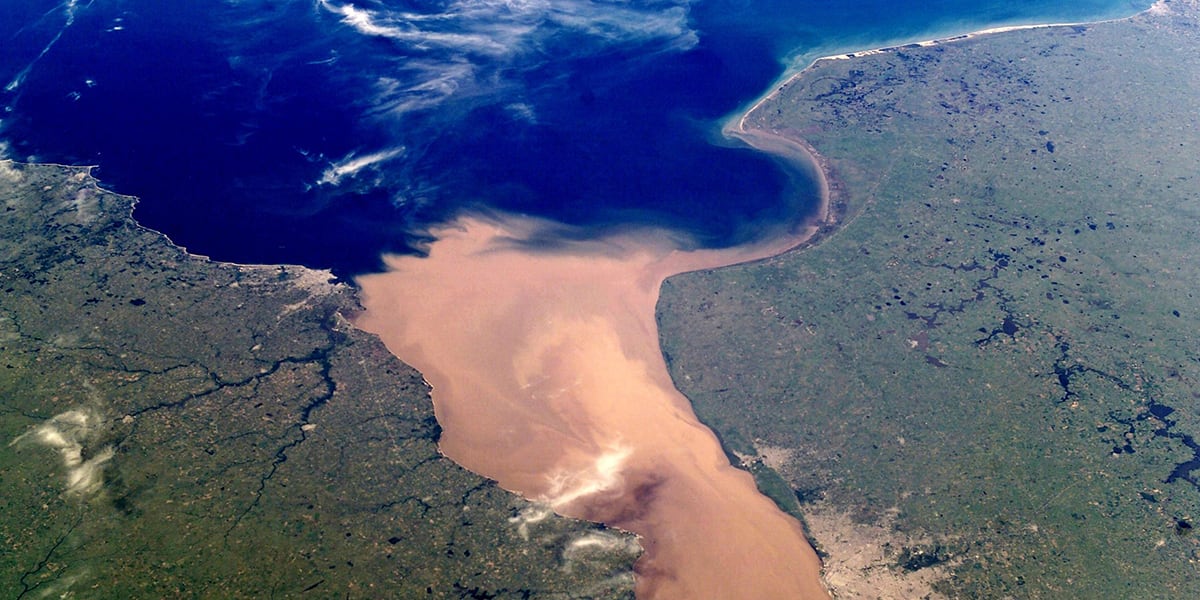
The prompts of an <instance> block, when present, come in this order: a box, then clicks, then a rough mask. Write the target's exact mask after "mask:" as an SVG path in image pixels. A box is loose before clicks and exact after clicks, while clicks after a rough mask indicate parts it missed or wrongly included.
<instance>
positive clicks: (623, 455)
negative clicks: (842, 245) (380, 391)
mask: <svg viewBox="0 0 1200 600" xmlns="http://www.w3.org/2000/svg"><path fill="white" fill-rule="evenodd" d="M538 225H539V224H538V223H536V222H534V221H532V220H529V219H524V218H518V217H511V218H509V217H505V218H499V219H497V218H489V219H483V218H463V219H460V220H459V221H458V222H456V223H455V224H454V225H453V226H451V227H446V228H445V229H442V230H439V231H437V232H436V236H437V241H436V242H434V243H433V244H432V245H431V246H430V248H429V253H428V256H426V257H414V256H390V257H386V263H387V266H388V271H387V272H385V273H379V274H373V275H366V276H362V277H360V278H359V279H358V280H357V282H358V285H359V286H360V288H361V291H362V296H363V305H364V307H365V308H366V310H365V312H364V313H363V314H361V315H360V316H359V317H358V318H357V320H356V324H357V325H358V326H359V327H361V328H363V329H366V330H367V331H371V332H374V333H376V334H378V335H379V336H380V337H381V338H382V339H383V341H384V342H385V343H386V344H387V346H388V348H389V349H390V350H391V351H392V353H393V354H395V355H396V356H397V357H399V358H400V359H401V360H403V361H404V362H406V363H408V364H410V365H412V366H414V367H415V368H417V369H418V370H420V371H421V372H422V373H423V374H424V375H425V378H426V379H427V380H428V381H429V383H430V384H431V385H432V387H433V402H434V406H435V410H436V413H437V418H438V421H439V422H440V423H441V425H442V428H443V436H442V439H441V448H442V451H443V452H444V453H445V454H446V455H447V456H449V457H450V458H451V459H453V460H455V461H456V462H458V463H459V464H461V465H462V466H464V467H466V468H468V469H470V470H472V471H474V472H476V473H479V474H481V475H483V476H485V477H489V478H491V479H494V480H496V481H497V482H499V484H500V485H501V486H502V487H504V488H505V489H508V490H511V491H514V492H517V493H519V494H521V495H523V496H525V497H526V498H529V499H531V500H534V501H538V502H542V503H545V504H547V505H549V506H550V507H552V508H553V509H554V510H555V511H556V512H558V513H560V514H563V515H567V516H571V517H577V518H583V519H588V520H592V521H599V522H603V523H606V524H608V525H611V526H614V527H618V528H621V529H624V530H627V531H631V532H634V533H637V534H639V535H640V536H641V542H642V545H643V546H644V547H645V553H644V554H643V555H642V557H641V558H640V559H639V560H638V563H637V565H636V567H635V571H636V594H637V596H638V598H641V599H656V600H663V599H689V600H690V599H696V598H723V599H736V598H746V599H750V598H753V599H767V598H793V599H794V598H826V597H828V594H827V593H826V591H825V588H824V586H823V584H822V583H821V579H820V563H819V561H818V559H817V556H816V554H815V553H814V552H813V550H812V548H810V547H809V545H808V543H807V541H806V540H805V537H804V532H803V530H802V528H801V526H800V524H799V523H798V522H797V521H795V520H794V519H793V518H791V517H790V516H788V515H786V514H784V513H783V512H782V511H780V510H779V508H778V507H777V506H775V504H774V503H773V502H772V501H771V500H769V499H768V498H766V497H765V496H763V495H762V494H761V493H759V491H758V489H757V488H756V487H755V485H754V481H753V479H752V478H751V476H750V475H749V474H748V473H746V472H744V471H741V470H739V469H736V468H734V467H733V466H732V465H730V464H729V460H728V458H727V457H726V455H725V454H724V452H723V451H722V449H721V447H720V444H719V442H718V441H717V438H716V436H715V435H714V434H713V433H712V432H711V431H710V430H709V429H708V428H707V427H705V426H704V425H703V424H701V423H700V422H699V421H698V420H697V418H696V415H695V414H694V413H693V411H692V408H691V405H690V403H689V402H688V400H687V398H685V397H684V396H683V395H682V394H681V393H680V392H679V391H677V390H676V389H675V386H674V384H673V383H672V381H671V378H670V376H669V375H668V372H667V368H666V364H665V362H664V359H663V356H662V353H661V350H660V347H659V340H658V331H657V327H656V323H655V318H654V310H655V303H656V301H657V299H658V291H659V286H660V285H661V283H662V281H663V280H664V279H665V278H666V277H668V276H670V275H673V274H676V273H681V272H685V271H690V270H696V269H704V268H711V267H715V266H721V265H726V264H734V263H738V262H744V261H747V260H754V259H756V258H761V257H765V256H771V255H773V254H777V253H779V252H781V251H783V250H785V249H786V248H787V247H789V246H790V245H794V244H795V243H796V238H795V237H794V236H792V237H791V239H787V240H777V241H775V242H774V243H772V244H762V245H758V246H752V247H740V248H734V249H729V250H699V251H680V250H677V249H674V247H673V245H672V244H671V243H669V241H663V240H662V239H661V238H662V236H657V237H656V236H655V235H653V232H646V233H645V234H642V235H638V234H623V235H614V236H611V237H608V238H605V239H603V240H599V241H583V242H563V243H560V244H557V245H555V246H554V248H553V249H552V250H548V249H545V248H537V247H534V246H531V245H530V244H527V243H523V242H525V241H527V240H528V239H529V237H530V236H531V235H532V233H533V232H534V231H535V230H536V229H537V228H538ZM656 240H657V241H656Z"/></svg>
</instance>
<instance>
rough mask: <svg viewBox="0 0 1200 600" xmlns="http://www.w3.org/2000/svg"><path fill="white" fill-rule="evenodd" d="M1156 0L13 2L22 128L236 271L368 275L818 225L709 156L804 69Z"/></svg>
mask: <svg viewBox="0 0 1200 600" xmlns="http://www.w3.org/2000/svg"><path fill="white" fill-rule="evenodd" d="M1148 4H1149V3H1148V2H1144V1H1143V2H1136V3H1130V2H1127V1H1118V2H1114V1H1111V0H1105V1H1101V0H1083V1H1076V2H1071V3H1063V2H1048V1H1044V0H1042V1H1018V2H999V1H990V0H989V1H966V0H927V1H922V2H896V1H878V0H869V1H868V0H852V1H845V2H838V3H828V2H814V1H807V0H806V1H791V2H786V1H782V0H767V1H751V0H700V1H697V2H686V1H684V0H649V1H647V0H636V1H628V2H623V1H622V2H618V1H590V0H510V1H507V2H501V1H495V0H486V1H480V0H457V1H449V2H445V1H442V2H427V1H421V2H398V1H395V0H387V1H381V0H360V1H356V2H348V1H342V0H337V1H335V0H317V1H316V2H313V1H311V0H303V1H292V2H287V1H282V2H281V1H269V2H268V1H261V0H260V1H246V2H238V3H222V4H215V3H209V2H198V1H185V2H177V3H169V4H164V3H161V2H154V1H151V0H94V1H93V2H90V3H83V2H73V1H70V2H65V3H57V2H38V1H29V0H0V10H2V11H3V15H4V18H2V19H0V37H2V38H3V39H5V40H7V42H6V44H5V49H6V50H5V52H3V53H0V83H2V84H3V85H4V86H5V87H4V89H3V91H2V92H0V105H2V106H3V110H4V113H3V120H2V121H0V137H2V138H3V139H4V140H5V143H6V144H7V154H8V155H9V156H10V157H13V158H20V159H36V160H45V161H54V162H65V163H78V164H95V165H99V169H98V170H97V175H99V176H100V177H101V178H102V179H103V180H104V181H105V182H106V184H107V185H110V186H111V187H113V188H114V189H116V190H118V191H121V192H124V193H130V194H135V195H138V196H140V197H141V198H142V202H141V204H140V205H139V208H138V212H137V216H138V218H139V219H140V220H141V221H142V222H143V223H145V224H147V225H149V226H151V227H154V228H157V229H160V230H163V231H165V232H166V233H168V234H169V235H170V236H171V237H172V238H173V239H174V240H176V241H177V242H179V243H182V244H184V245H186V246H188V247H189V248H190V249H192V250H193V251H196V252H199V253H202V254H207V255H210V256H213V257H214V258H219V259H224V260H231V261H237V262H289V263H302V264H307V265H310V266H316V267H331V268H334V269H335V270H336V271H337V272H339V273H340V274H351V273H357V272H364V271H369V270H372V269H375V268H377V267H378V255H379V254H380V252H383V251H400V252H404V251H413V250H414V248H416V247H418V246H419V244H420V242H421V241H422V240H423V239H425V237H426V236H425V232H426V231H427V228H428V227H429V226H431V225H434V224H437V223H440V222H444V221H446V220H448V219H451V218H453V217H454V216H455V215H456V214H459V213H461V212H462V211H480V210H489V209H501V210H505V211H511V212H518V213H524V214H533V215H538V216H542V217H546V218H549V219H553V220H557V221H560V222H563V223H567V224H570V225H574V226H575V229H574V230H573V233H572V235H584V236H586V235H597V234H600V233H603V232H604V231H609V230H612V229H614V228H620V227H627V226H631V225H633V226H636V225H652V226H656V227H663V228H667V229H670V230H673V231H674V232H675V233H676V234H677V235H681V236H683V237H684V238H685V239H688V240H690V241H691V243H694V244H697V245H704V246H718V247H719V246H729V245H733V244H738V243H742V242H744V241H748V240H749V239H751V238H753V237H754V236H755V234H756V232H760V231H764V230H766V229H768V228H767V227H765V225H767V224H779V223H789V222H795V221H798V220H800V219H802V218H803V217H804V215H805V214H806V212H807V211H808V210H810V209H811V204H812V197H813V193H814V191H813V189H812V185H811V183H806V182H805V181H803V180H801V181H800V182H799V183H796V182H794V181H793V180H791V179H789V177H788V174H787V173H784V172H783V171H782V170H781V167H779V166H778V165H777V164H776V163H775V162H774V161H772V160H770V159H769V158H768V157H765V156H763V155H761V154H759V153H756V152H753V151H750V150H747V149H740V148H729V147H722V146H717V145H713V144H712V143H710V141H711V140H712V138H713V132H714V130H715V129H716V128H717V127H718V126H719V122H720V121H721V119H722V118H723V117H725V116H727V115H729V114H731V113H732V112H734V111H736V110H738V109H739V108H740V107H744V106H746V105H747V103H749V102H750V101H752V100H753V99H754V98H755V97H757V96H758V95H759V94H761V93H762V92H763V91H764V90H766V89H767V88H768V87H769V86H770V84H771V83H772V81H774V80H776V79H778V78H779V77H780V76H781V75H782V74H783V73H784V72H785V71H786V70H787V69H788V68H789V67H795V66H797V65H802V64H804V63H805V62H806V61H807V60H810V59H811V58H812V57H814V56H818V55H821V54H829V53H832V52H840V51H846V50H850V49H859V48H866V47H876V46H880V45H887V44H890V43H898V42H902V41H911V40H914V39H924V38H928V37H932V36H936V35H946V34H951V33H960V32H965V31H969V30H973V29H979V28H981V27H990V26H995V25H1003V24H1013V23H1030V22H1059V21H1080V20H1094V19H1100V18H1109V17H1115V16H1124V15H1128V14H1132V13H1134V12H1136V11H1137V10H1140V9H1143V8H1145V7H1146V6H1148Z"/></svg>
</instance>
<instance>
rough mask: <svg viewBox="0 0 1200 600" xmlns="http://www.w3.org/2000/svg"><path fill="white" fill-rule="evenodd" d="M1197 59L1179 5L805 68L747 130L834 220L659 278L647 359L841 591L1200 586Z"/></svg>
mask: <svg viewBox="0 0 1200 600" xmlns="http://www.w3.org/2000/svg"><path fill="white" fill-rule="evenodd" d="M1198 49H1200V8H1198V5H1197V3H1196V2H1194V1H1179V0H1175V1H1170V2H1162V3H1159V4H1158V5H1156V6H1155V7H1154V8H1152V9H1151V10H1150V11H1147V12H1146V13H1142V14H1140V15H1138V16H1136V17H1134V18H1131V19H1127V20H1121V21H1115V22H1106V23H1094V24H1087V25H1077V26H1061V27H1047V28H1034V29H1024V30H1018V31H1010V32H1004V33H996V34H990V35H981V36H975V37H970V38H960V39H955V40H949V41H944V42H943V43H939V44H936V45H915V44H914V45H911V46H904V47H897V48H892V49H889V50H887V51H883V52H877V53H860V55H858V56H855V57H843V59H841V60H822V61H819V62H817V63H816V64H814V65H813V66H811V67H810V68H808V69H807V70H805V71H803V72H802V73H800V74H799V75H798V76H796V77H794V78H792V79H790V80H788V81H787V82H786V83H784V84H782V85H781V86H779V87H778V89H776V90H774V92H773V93H772V95H770V96H769V97H767V98H766V99H765V100H764V101H763V102H762V103H761V104H760V105H759V106H757V107H756V108H755V109H754V110H753V111H752V112H751V113H750V114H749V115H748V118H747V121H746V125H747V126H748V127H750V128H757V129H761V130H765V131H767V132H771V133H775V134H779V135H783V136H786V137H789V138H793V139H802V140H804V141H805V142H807V143H808V144H810V145H811V146H812V147H813V148H814V149H815V150H816V152H817V153H819V156H820V158H821V160H822V162H823V163H824V166H825V169H826V172H827V173H828V174H829V176H830V181H831V194H832V205H833V208H834V210H833V220H832V222H831V223H829V224H827V225H826V227H825V228H824V229H823V231H822V232H821V234H820V235H819V236H818V238H817V239H816V240H814V241H813V242H812V243H810V244H808V246H807V247H805V248H802V249H798V250H796V251H793V252H790V253H787V254H785V255H782V256H779V257H776V258H773V259H770V260H766V261H761V262H758V263H754V264H748V265H742V266H736V267H730V268H724V269H718V270H714V271H708V272H698V273H691V274H686V275H681V276H677V277H674V278H672V279H670V280H668V281H667V283H666V284H665V286H664V289H663V294H662V298H661V300H660V304H659V313H658V319H659V322H660V326H661V336H662V344H663V349H664V352H665V355H666V357H667V360H668V363H669V365H670V369H671V373H672V376H673V377H674V378H675V380H676V382H677V384H678V385H679V386H680V389H681V390H682V391H683V392H684V393H686V394H687V396H688V397H689V398H691V399H692V401H693V403H694V405H695V408H696V410H697V412H698V414H699V415H700V417H701V419H702V420H703V421H705V422H706V423H708V424H709V425H710V426H712V427H713V428H714V430H716V431H717V432H718V434H719V435H720V436H721V438H722V440H723V442H724V444H725V446H726V448H727V450H728V451H729V453H730V454H731V456H733V457H734V459H735V460H736V461H739V462H740V463H741V464H743V465H744V466H745V467H746V468H747V469H749V470H751V471H752V472H753V473H755V475H756V476H757V479H758V481H759V485H760V488H762V489H763V491H764V492H765V493H767V494H769V495H771V496H772V497H773V498H775V499H776V501H777V502H778V503H779V504H780V505H781V506H782V507H784V508H785V509H786V510H789V511H791V512H793V513H794V514H797V515H800V516H801V517H802V518H803V519H805V520H806V522H807V524H808V526H809V531H810V535H811V537H812V538H813V541H814V543H815V545H816V546H817V548H818V550H819V551H820V552H823V553H824V558H825V560H826V575H827V579H828V580H829V581H830V584H831V585H832V586H833V588H834V592H835V594H836V595H837V597H845V598H857V597H862V598H876V597H882V598H891V597H952V598H1047V599H1051V598H1059V599H1061V598H1097V599H1100V598H1129V599H1133V598H1197V597H1200V577H1198V576H1197V573H1198V571H1197V569H1198V565H1197V560H1198V559H1200V536H1198V535H1197V533H1196V532H1195V529H1196V528H1197V527H1198V526H1200V383H1198V382H1200V299H1198V298H1197V293H1198V292H1197V285H1198V282H1200V235H1198V233H1200V53H1198V52H1197V50H1198ZM888 582H892V583H888ZM884 584H887V585H893V584H894V585H895V586H897V587H894V588H888V589H892V590H893V591H891V592H889V591H887V589H883V590H881V588H880V587H879V586H881V585H884ZM900 589H904V590H907V591H904V592H899V591H894V590H900Z"/></svg>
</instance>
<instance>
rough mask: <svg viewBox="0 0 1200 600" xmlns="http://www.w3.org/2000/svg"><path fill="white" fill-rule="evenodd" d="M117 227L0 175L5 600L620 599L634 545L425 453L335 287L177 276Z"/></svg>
mask: <svg viewBox="0 0 1200 600" xmlns="http://www.w3.org/2000/svg"><path fill="white" fill-rule="evenodd" d="M132 206H133V199H131V198H128V197H124V196H119V195H116V194H113V193H111V192H108V191H105V190H103V189H101V188H100V187H98V186H97V183H96V181H95V180H94V179H93V178H92V177H91V176H90V175H89V170H88V169H86V168H80V167H62V166H55V165H26V164H18V163H13V162H9V161H3V162H0V207H2V208H0V211H2V213H0V214H2V216H0V291H2V293H0V439H2V440H4V443H3V444H0V478H2V482H3V486H4V494H3V497H2V498H3V499H2V500H0V542H2V543H3V548H4V552H2V553H0V589H5V590H9V595H10V597H13V598H44V597H49V596H55V597H66V596H69V595H74V596H78V597H88V598H130V597H141V598H150V597H160V598H162V597H208V598H265V597H296V596H299V595H301V594H305V595H311V596H313V597H339V598H342V597H347V598H378V597H404V598H416V597H421V598H425V597H433V598H630V597H632V589H633V574H632V563H633V561H634V560H635V559H636V558H637V556H638V555H639V553H640V547H639V545H638V543H637V541H636V540H635V539H634V538H633V536H630V535H628V534H625V533H621V532H617V531H612V530H609V529H606V528H604V527H601V526H596V525H592V524H588V523H584V522H580V521H576V520H571V519H566V518H562V517H559V516H556V515H554V514H553V513H552V512H551V511H550V510H549V509H548V508H547V507H546V506H544V505H538V504H534V503H531V502H527V501H524V500H522V499H520V498H518V497H516V496H514V495H512V494H510V493H508V492H505V491H504V490H502V489H500V488H499V487H497V486H496V484H495V483H493V482H491V481H488V480H486V479H483V478H481V477H479V476H476V475H474V474H471V473H469V472H467V471H465V470H464V469H462V468H460V467H458V466H457V465H455V464H454V463H452V462H451V461H450V460H449V459H447V458H445V457H443V456H442V455H441V454H440V453H439V452H438V448H437V441H438V439H439V437H440V435H441V428H440V426H439V425H438V424H437V422H436V421H435V419H434V416H433V411H432V407H431V405H430V404H429V398H428V395H429V388H428V386H427V385H426V384H425V383H424V381H423V380H422V377H421V375H420V374H419V373H417V372H416V371H414V370H413V369H411V368H410V367H408V366H406V365H404V364H402V363H400V362H399V361H397V360H396V359H395V358H394V357H392V356H391V355H390V354H389V353H388V351H387V350H386V349H385V348H384V346H383V344H382V343H380V341H379V340H378V339H377V338H375V337H373V336H371V335H369V334H366V333H364V332H362V331H360V330H358V329H356V328H354V327H353V326H351V325H350V324H349V322H348V317H350V316H353V315H354V314H355V313H356V312H358V311H359V310H360V307H359V306H358V303H357V300H356V296H355V294H354V292H353V290H352V289H351V288H350V287H349V286H346V285H344V284H335V283H331V281H330V280H331V276H330V274H329V273H328V272H324V271H314V270H310V269H305V268H301V267H292V266H244V265H233V264H222V263H214V262H212V261H209V260H207V259H205V258H204V257H198V256H192V255H189V254H187V253H186V252H184V251H183V250H182V249H180V248H178V247H176V246H174V245H173V244H171V243H170V241H169V240H167V239H166V238H165V237H164V236H162V235H160V234H158V233H156V232H153V231H149V230H147V229H144V228H141V227H140V226H138V225H137V224H136V223H135V222H134V221H133V219H132V218H131V210H132Z"/></svg>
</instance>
